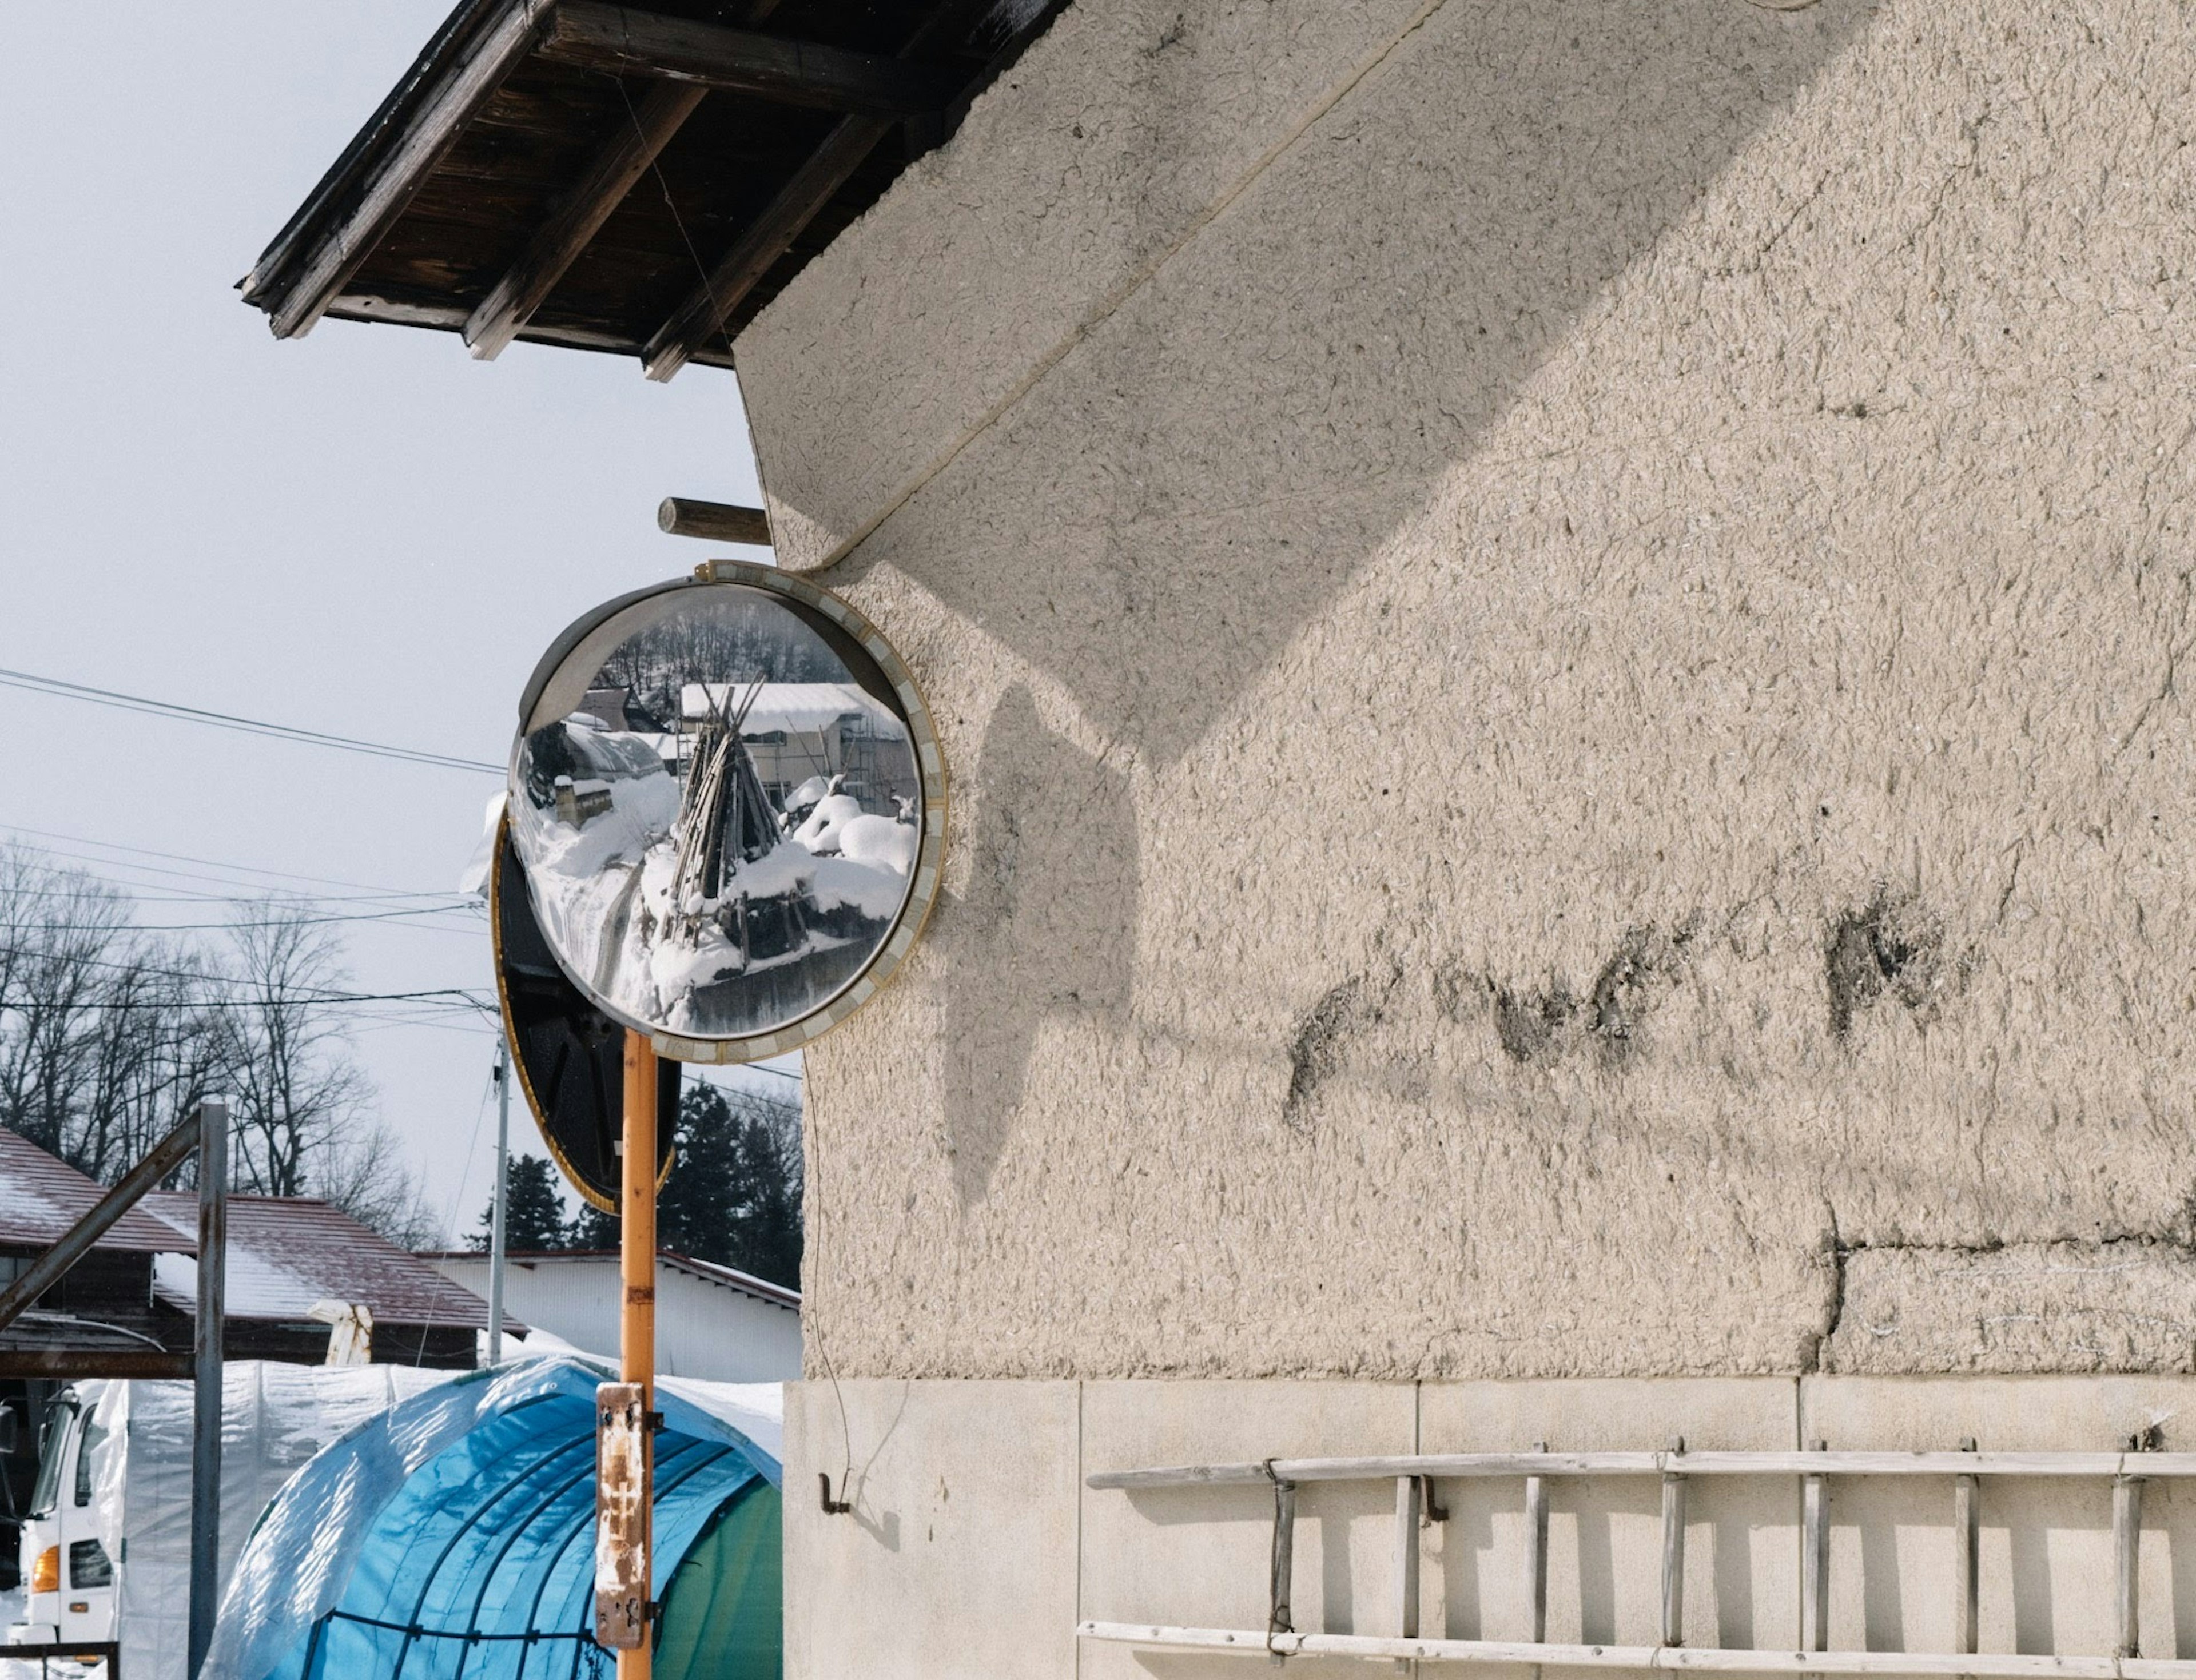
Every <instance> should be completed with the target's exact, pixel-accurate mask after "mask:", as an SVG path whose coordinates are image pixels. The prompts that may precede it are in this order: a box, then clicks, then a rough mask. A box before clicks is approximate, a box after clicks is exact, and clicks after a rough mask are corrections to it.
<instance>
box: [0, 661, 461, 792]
mask: <svg viewBox="0 0 2196 1680" xmlns="http://www.w3.org/2000/svg"><path fill="white" fill-rule="evenodd" d="M0 687H5V688H11V689H27V690H30V692H32V694H49V695H53V696H56V697H58V698H60V699H62V700H81V701H86V702H87V703H89V704H90V705H93V706H111V707H114V708H115V709H116V710H118V711H123V712H142V713H150V714H151V715H153V716H154V717H159V718H173V719H176V720H178V721H179V722H182V723H190V724H204V725H206V726H207V727H208V728H211V729H225V730H234V731H236V732H237V733H238V734H240V735H260V736H267V737H269V739H271V740H275V741H293V742H298V744H299V745H301V746H306V747H332V748H336V749H338V751H340V752H345V753H365V754H367V756H368V757H370V758H377V759H396V761H397V762H399V763H400V764H415V765H432V766H433V767H435V768H436V769H438V770H465V771H477V772H479V773H481V774H483V775H488V776H501V775H502V774H503V773H504V771H503V766H502V765H492V764H488V763H486V762H484V761H483V760H481V759H459V758H454V757H452V756H451V755H450V754H448V753H425V752H421V751H419V749H417V748H411V747H396V746H391V745H390V744H389V743H388V742H381V741H361V740H358V739H357V738H355V736H348V735H327V734H323V733H322V732H321V730H312V729H298V728H297V727H296V726H295V725H290V724H271V723H268V722H266V721H265V720H263V719H258V718H240V717H237V716H236V715H234V713H228V712H208V711H205V710H204V709H203V708H201V707H196V706H179V705H177V704H176V703H175V702H174V701H166V700H148V699H147V698H146V697H145V696H143V695H136V694H120V693H118V692H117V691H115V690H113V689H99V688H93V687H91V686H90V685H89V684H84V683H66V682H63V681H62V680H61V678H58V677H40V676H38V675H36V674H34V673H32V672H28V671H10V670H9V669H7V668H6V667H0Z"/></svg>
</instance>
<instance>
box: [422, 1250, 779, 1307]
mask: <svg viewBox="0 0 2196 1680" xmlns="http://www.w3.org/2000/svg"><path fill="white" fill-rule="evenodd" d="M419 1257H420V1258H421V1259H422V1260H477V1261H486V1260H487V1259H488V1256H487V1255H485V1254H483V1252H482V1251H481V1250H478V1249H430V1250H425V1251H424V1252H423V1253H422V1254H421V1255H420V1256H419ZM504 1258H505V1259H506V1260H507V1261H510V1262H511V1264H513V1265H515V1266H516V1265H524V1266H544V1265H548V1266H571V1265H590V1266H615V1265H616V1264H617V1263H618V1251H617V1250H615V1249H513V1250H511V1251H510V1252H509V1253H508V1254H506V1256H504ZM656 1261H657V1263H658V1264H660V1265H664V1266H668V1267H671V1268H672V1270H673V1271H675V1272H684V1273H686V1274H687V1275H688V1276H690V1277H695V1278H699V1279H702V1281H703V1282H705V1283H712V1284H719V1285H723V1286H724V1287H725V1288H726V1289H734V1290H739V1291H740V1292H741V1293H742V1294H743V1295H751V1296H754V1298H755V1299H756V1300H758V1301H767V1302H770V1303H771V1305H772V1306H773V1307H785V1308H791V1309H792V1310H793V1311H794V1312H796V1313H797V1312H799V1311H800V1290H797V1289H788V1288H786V1287H785V1286H784V1285H783V1284H774V1283H771V1281H770V1280H769V1279H767V1278H758V1277H756V1276H755V1275H754V1273H750V1272H743V1271H740V1270H739V1269H738V1268H737V1267H731V1266H719V1265H718V1264H717V1262H716V1261H714V1260H696V1259H695V1258H694V1256H691V1255H690V1254H681V1253H679V1250H676V1249H658V1250H656Z"/></svg>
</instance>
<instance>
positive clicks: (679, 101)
mask: <svg viewBox="0 0 2196 1680" xmlns="http://www.w3.org/2000/svg"><path fill="white" fill-rule="evenodd" d="M1065 3H1066V0H734V3H723V0H656V3H655V4H653V5H652V6H651V7H650V8H648V9H640V8H636V7H631V6H620V5H611V4H606V3H603V0H461V3H459V6H458V8H457V9H456V10H455V11H454V12H453V13H452V14H450V16H449V18H448V20H446V21H445V22H444V23H443V25H442V28H441V29H440V30H439V31H437V32H436V35H435V37H434V38H433V39H432V40H431V41H430V42H429V43H427V46H426V48H425V50H424V51H423V52H422V53H421V54H420V55H419V59H418V61H416V62H415V63H414V64H413V66H412V68H411V70H410V72H408V73H407V75H406V76H405V78H404V79H403V80H402V82H400V83H399V84H397V86H396V88H395V89H393V90H392V91H391V92H390V95H389V96H388V97H387V98H386V99H385V100H384V101H383V102H382V106H381V108H380V109H379V111H377V112H376V113H374V114H373V118H372V120H371V121H369V122H368V123H367V125H366V126H365V128H363V129H362V130H360V131H359V133H358V135H357V136H356V137H355V139H353V140H352V141H351V142H350V146H349V147H346V148H345V149H344V153H343V154H342V156H340V157H339V158H338V159H337V160H336V163H335V165H334V166H333V167H332V169H330V170H329V171H328V172H327V176H324V177H323V178H322V180H321V183H320V185H319V186H317V187H316V188H314V190H313V193H312V194H311V196H310V197H309V198H308V199H306V200H305V202H304V204H303V205H302V206H301V207H300V208H299V209H298V211H297V213H296V214H295V215H294V216H292V217H291V218H290V222H289V224H288V225H287V226H286V227H285V228H283V229H282V231H281V232H280V234H277V235H276V236H275V239H274V243H273V244H272V245H269V246H268V248H267V250H266V251H265V252H264V253H263V255H262V256H261V257H260V258H259V261H258V262H257V263H256V264H255V265H254V266H253V268H252V270H251V274H248V275H247V276H246V278H245V279H244V280H243V281H242V282H241V283H240V290H241V291H242V292H243V293H244V297H245V301H246V303H250V304H251V305H252V306H253V307H254V308H257V309H263V310H264V311H265V312H266V314H267V316H268V320H269V325H270V326H272V327H273V328H274V334H275V336H276V337H277V338H298V337H301V336H303V334H304V333H306V332H310V331H311V330H312V328H313V326H314V325H315V323H316V322H318V321H319V320H321V318H322V317H323V316H329V315H332V316H335V317H337V318H338V319H344V320H379V321H394V322H399V323H402V324H403V325H406V326H429V327H436V328H440V329H442V330H443V331H446V332H458V333H460V334H462V335H463V337H464V338H465V343H466V344H467V345H468V346H469V347H470V348H471V350H472V353H473V354H474V355H476V356H480V357H492V356H494V355H496V354H497V353H498V352H499V351H500V350H501V349H503V348H504V346H505V345H506V344H510V343H511V341H512V340H513V339H514V338H523V339H528V340H530V341H534V342H537V343H541V344H562V345H566V346H569V347H572V348H575V349H590V350H607V351H610V352H612V353H614V354H620V355H637V356H639V358H640V359H641V361H642V364H643V367H644V369H645V370H646V372H647V373H648V376H649V378H652V379H667V378H671V377H672V375H673V374H674V373H676V372H678V371H679V368H681V367H685V365H686V364H687V363H688V362H690V361H697V362H702V363H706V364H708V365H711V366H715V367H730V366H731V339H732V338H733V336H734V335H735V334H736V333H737V332H738V331H739V329H740V328H741V327H742V326H744V325H745V324H746V323H747V321H748V320H750V319H751V318H752V317H753V316H754V315H755V314H756V313H757V312H758V311H759V310H760V309H762V307H763V306H764V305H765V304H766V303H768V302H769V301H770V300H771V298H772V297H775V296H776V295H777V293H778V292H780V291H781V290H782V289H783V287H784V286H785V285H786V283H787V282H788V281H789V280H791V279H792V278H793V276H794V275H795V274H798V273H799V272H800V268H802V266H803V265H804V264H805V263H806V262H807V261H808V260H809V258H811V257H813V256H815V255H816V253H817V252H818V251H821V250H823V248H824V246H825V245H829V243H830V242H831V240H833V239H835V237H837V235H838V234H839V233H840V231H841V229H842V228H845V227H847V224H848V223H850V222H852V221H853V220H854V218H855V217H857V216H859V215H861V213H862V212H863V211H865V210H867V209H868V208H869V207H870V205H873V204H874V203H876V200H877V199H878V198H879V197H880V196H881V194H882V193H883V192H884V190H885V188H887V187H889V186H890V185H891V184H892V182H893V180H894V179H895V178H896V177H897V176H899V172H900V170H902V169H904V168H905V167H906V165H907V164H908V163H909V162H910V161H911V160H912V159H915V158H916V157H919V156H921V155H922V153H924V152H925V151H928V150H929V149H930V148H932V147H934V146H936V145H938V144H939V142H940V141H942V140H943V139H944V138H945V136H947V135H948V134H950V133H951V131H952V129H953V127H954V126H955V124H957V122H958V121H959V120H960V118H961V116H962V113H965V112H966V110H967V108H968V104H969V102H970V101H972V100H973V99H974V97H975V95H977V94H978V93H980V92H981V91H982V90H983V89H984V88H985V86H986V85H988V84H989V83H990V82H991V78H993V77H995V76H997V74H998V73H999V72H1000V71H1001V70H1003V68H1004V67H1005V66H1007V65H1008V64H1010V63H1011V62H1012V61H1014V57H1015V56H1016V55H1018V54H1019V53H1020V51H1021V49H1022V48H1023V47H1024V46H1026V44H1027V43H1028V42H1029V41H1031V40H1032V39H1033V38H1035V37H1036V36H1037V34H1038V33H1040V32H1042V31H1043V28H1044V26H1045V25H1046V24H1047V23H1049V21H1050V20H1051V18H1052V17H1053V16H1054V15H1055V14H1056V13H1057V12H1058V11H1059V10H1060V9H1061V7H1062V6H1063V5H1064V4H1065Z"/></svg>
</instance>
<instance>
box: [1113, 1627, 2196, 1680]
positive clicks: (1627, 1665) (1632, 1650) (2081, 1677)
mask: <svg viewBox="0 0 2196 1680" xmlns="http://www.w3.org/2000/svg"><path fill="white" fill-rule="evenodd" d="M1075 1631H1076V1635H1077V1637H1078V1638H1083V1639H1095V1640H1101V1641H1104V1642H1108V1643H1113V1644H1122V1645H1141V1646H1145V1647H1147V1648H1153V1649H1159V1650H1179V1651H1228V1650H1234V1651H1257V1650H1262V1649H1264V1650H1270V1651H1272V1652H1273V1653H1274V1656H1275V1659H1276V1660H1281V1659H1285V1658H1287V1657H1292V1656H1305V1657H1312V1656H1336V1657H1388V1658H1394V1659H1401V1660H1408V1661H1412V1662H1422V1663H1442V1662H1453V1663H1495V1664H1500V1665H1501V1666H1505V1667H1511V1666H1514V1667H1543V1666H1545V1667H1547V1668H1615V1669H1632V1670H1637V1671H1643V1672H1647V1673H1668V1672H1670V1671H1674V1670H1685V1671H1708V1672H1713V1673H1717V1674H1741V1675H1744V1674H1928V1675H1939V1676H1943V1677H1945V1680H1978V1677H1993V1680H2196V1661H2189V1660H2178V1659H2173V1658H2154V1659H2146V1660H2140V1661H2137V1660H2131V1659H2125V1658H2120V1657H2100V1656H2053V1655H2048V1654H2033V1655H2031V1654H2025V1653H2024V1654H2019V1655H2015V1654H2011V1653H2008V1652H1985V1653H1984V1654H1981V1655H1971V1654H1968V1653H1966V1652H1959V1651H1765V1650H1755V1649H1751V1648H1747V1649H1725V1648H1721V1647H1718V1646H1713V1645H1708V1646H1686V1645H1674V1646H1673V1645H1568V1644H1551V1645H1535V1644H1530V1643H1528V1642H1525V1641H1523V1640H1522V1639H1390V1638H1387V1637H1382V1636H1378V1635H1367V1634H1350V1633H1275V1634H1266V1635H1261V1634H1259V1633H1257V1632H1256V1631H1252V1630H1251V1629H1249V1628H1226V1627H1164V1626H1158V1625H1153V1624H1151V1623H1148V1622H1098V1621H1086V1622H1082V1623H1078V1625H1077V1626H1076V1630H1075Z"/></svg>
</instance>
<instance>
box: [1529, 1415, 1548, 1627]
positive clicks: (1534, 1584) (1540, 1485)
mask: <svg viewBox="0 0 2196 1680" xmlns="http://www.w3.org/2000/svg"><path fill="white" fill-rule="evenodd" d="M1547 1450H1548V1444H1547V1442H1546V1441H1544V1440H1536V1441H1534V1443H1533V1451H1534V1452H1546V1451H1547ZM1525 1545H1526V1548H1527V1563H1526V1573H1525V1602H1527V1603H1528V1604H1529V1605H1530V1606H1531V1607H1532V1610H1533V1642H1534V1644H1536V1645H1537V1644H1539V1643H1540V1642H1541V1641H1542V1640H1544V1639H1546V1637H1548V1484H1547V1481H1546V1478H1544V1477H1541V1476H1537V1475H1529V1476H1527V1477H1526V1478H1525Z"/></svg>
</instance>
